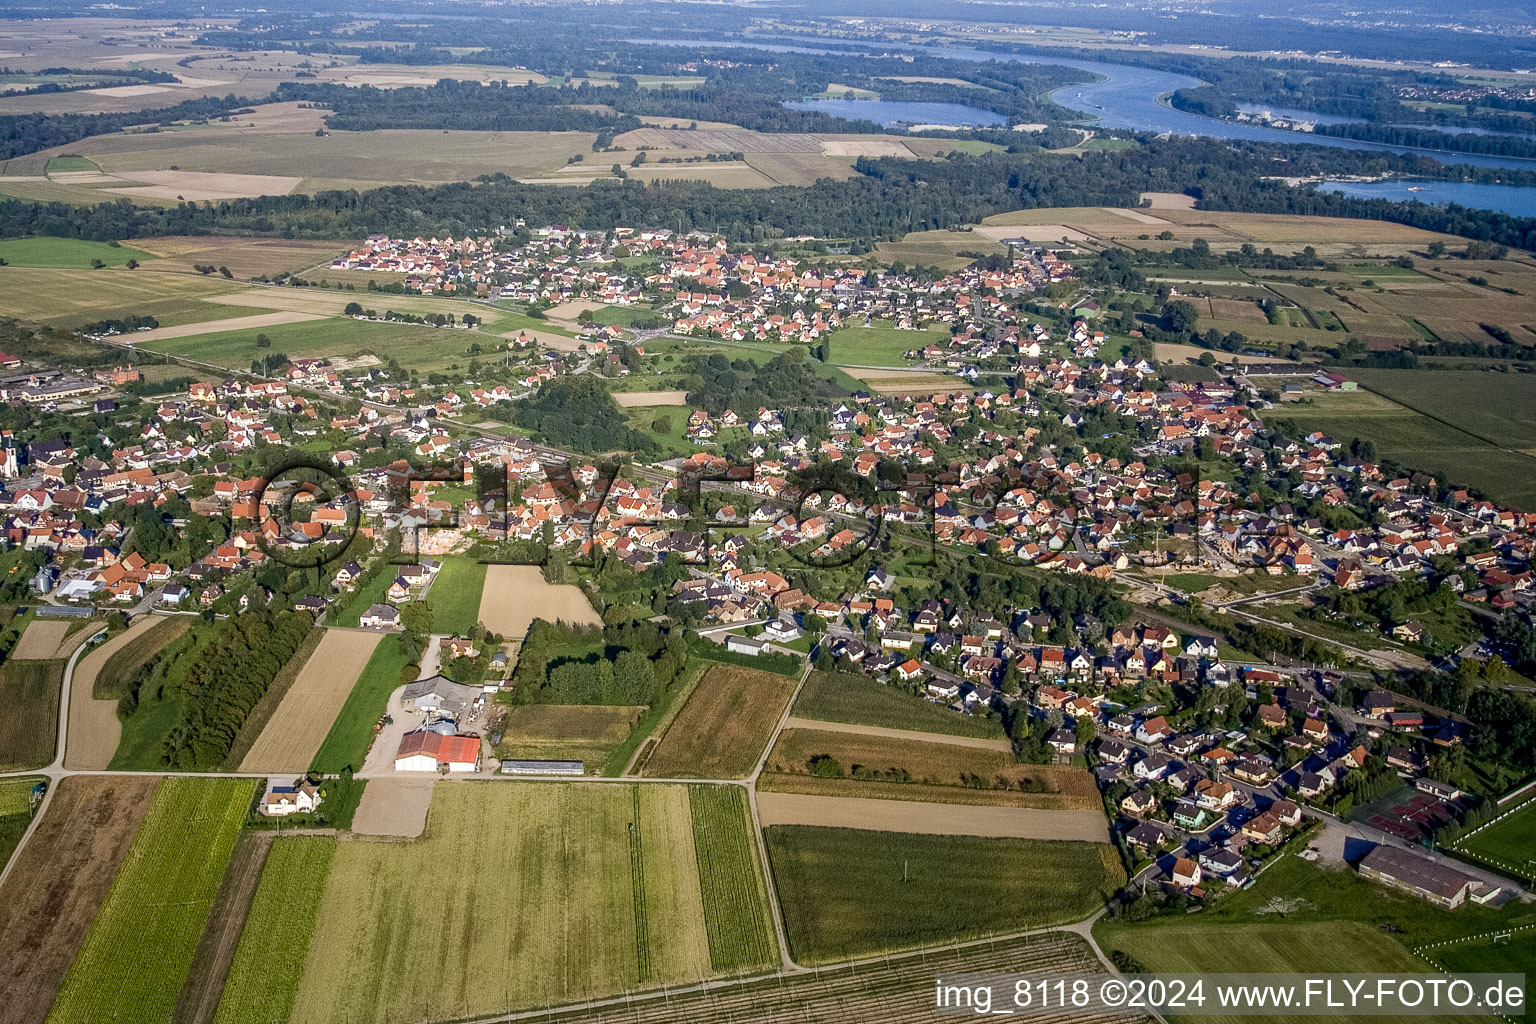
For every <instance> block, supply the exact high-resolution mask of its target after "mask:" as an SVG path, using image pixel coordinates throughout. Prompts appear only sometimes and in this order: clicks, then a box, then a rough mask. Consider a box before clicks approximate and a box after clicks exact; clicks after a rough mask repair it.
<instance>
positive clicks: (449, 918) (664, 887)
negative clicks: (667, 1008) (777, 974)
mask: <svg viewBox="0 0 1536 1024" xmlns="http://www.w3.org/2000/svg"><path fill="white" fill-rule="evenodd" d="M704 815H705V818H706V821H707V822H721V823H723V822H724V821H725V818H724V817H722V816H721V815H720V814H719V813H718V809H717V808H705V809H704ZM736 821H737V822H738V825H737V827H738V829H740V830H742V831H744V830H745V828H746V820H745V817H744V816H740V815H738V816H737V817H736ZM705 841H706V856H707V857H709V858H717V857H718V858H726V861H727V862H729V859H730V858H731V857H732V856H734V855H733V854H732V853H731V852H730V851H731V849H732V847H733V845H734V844H732V843H721V842H720V837H717V836H714V835H713V834H712V832H711V830H710V829H707V830H706V836H705ZM735 843H736V844H747V841H746V840H737V841H735ZM748 845H749V844H748ZM734 848H735V849H737V850H738V851H739V845H734ZM699 862H700V855H699V852H698V849H697V845H696V838H695V828H694V818H693V811H692V810H691V807H690V792H689V787H684V786H662V785H643V786H640V785H617V784H603V785H598V784H589V785H583V784H580V783H572V784H563V785H549V784H547V783H520V782H494V783H489V782H488V783H480V784H475V783H462V784H452V785H438V786H437V787H435V792H434V794H433V802H432V809H431V813H430V816H429V819H428V826H427V830H426V832H425V834H424V835H423V836H422V838H421V839H419V840H417V841H415V842H406V843H399V842H395V843H367V842H351V843H342V844H339V845H338V846H337V848H336V852H335V855H334V856H333V858H332V860H331V866H330V872H329V876H328V878H327V881H326V884H325V890H324V894H323V895H322V896H321V898H320V901H319V910H318V913H317V915H316V923H315V930H314V934H313V936H312V938H311V941H310V946H309V952H308V955H307V956H306V958H305V960H304V965H303V973H302V977H301V978H300V981H299V985H298V992H297V994H296V997H295V999H294V1003H293V1013H292V1017H291V1019H292V1020H293V1021H294V1022H295V1024H310V1022H317V1024H322V1022H323V1024H352V1022H359V1024H361V1022H369V1024H396V1022H405V1021H418V1020H425V1019H440V1018H446V1017H453V1018H458V1017H470V1016H479V1015H484V1014H490V1013H498V1012H506V1011H509V1010H516V1009H521V1008H532V1007H542V1006H545V1005H551V1004H553V1005H558V1004H562V1003H569V1002H578V1001H581V1000H583V999H587V998H596V997H601V996H605V995H612V994H616V993H619V992H622V991H625V990H634V989H640V988H653V987H658V986H660V985H662V984H668V985H674V984H681V983H686V982H693V981H698V980H701V979H704V978H708V977H710V976H712V975H715V974H717V973H719V971H718V970H717V969H716V968H715V967H714V966H713V959H714V956H715V955H716V953H717V951H718V955H720V956H721V957H722V959H723V960H726V961H734V962H736V963H739V964H741V965H742V967H749V966H750V967H759V968H760V967H766V966H768V963H767V961H766V960H764V959H762V958H758V954H759V952H760V951H761V950H760V949H755V948H754V945H755V944H754V942H753V940H752V939H751V938H750V936H746V935H742V934H741V933H739V932H732V933H730V934H726V935H719V936H717V938H716V940H715V941H714V942H713V943H712V942H711V938H710V935H709V923H708V922H709V920H710V916H709V915H707V914H706V910H705V907H704V900H705V895H704V890H703V887H702V884H701V879H700V869H699ZM447 863H451V864H452V865H453V866H454V868H453V870H452V871H444V870H442V866H443V865H444V864H447ZM709 898H710V899H712V900H717V901H718V900H725V901H727V902H728V903H729V905H730V906H731V907H732V908H733V909H731V910H729V911H727V914H726V915H722V914H720V913H719V911H718V909H717V910H716V911H712V912H710V913H711V914H713V915H714V917H715V919H716V920H717V921H720V920H724V917H725V916H727V915H735V914H738V913H739V912H740V910H741V903H742V901H743V900H744V899H746V898H748V897H746V896H744V895H743V894H741V893H739V892H738V891H736V890H732V889H729V888H726V889H722V888H721V887H720V886H718V885H715V884H711V885H710V889H709ZM751 898H755V897H751ZM739 926H740V923H739V922H738V923H737V927H739ZM357 949H371V950H372V954H371V955H370V956H368V957H358V956H355V955H353V953H352V951H354V950H357ZM509 955H511V956H512V957H514V958H515V961H516V964H517V969H516V970H505V971H490V972H488V971H486V970H485V969H484V965H485V964H487V963H504V962H506V959H507V957H508V956H509ZM735 969H736V968H733V970H735Z"/></svg>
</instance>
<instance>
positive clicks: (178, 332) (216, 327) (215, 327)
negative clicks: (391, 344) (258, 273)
mask: <svg viewBox="0 0 1536 1024" xmlns="http://www.w3.org/2000/svg"><path fill="white" fill-rule="evenodd" d="M324 319H325V317H323V316H321V315H320V314H319V313H291V312H284V313H262V314H260V315H258V316H236V317H231V318H229V319H227V320H205V321H203V322H202V323H200V324H177V325H176V326H175V327H155V328H153V329H151V330H148V331H135V332H134V334H133V335H132V337H131V338H130V339H129V340H130V341H134V342H139V341H165V340H166V339H168V338H190V337H192V336H193V335H197V334H218V333H219V332H220V331H254V330H256V329H258V328H261V327H277V326H280V325H281V324H297V323H302V322H304V321H305V320H324Z"/></svg>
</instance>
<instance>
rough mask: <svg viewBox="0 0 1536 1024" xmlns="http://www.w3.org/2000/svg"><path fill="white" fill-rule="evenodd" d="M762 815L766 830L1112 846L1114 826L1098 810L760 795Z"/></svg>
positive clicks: (787, 794) (798, 794)
mask: <svg viewBox="0 0 1536 1024" xmlns="http://www.w3.org/2000/svg"><path fill="white" fill-rule="evenodd" d="M757 816H758V820H759V822H760V823H761V824H762V826H763V827H764V828H767V827H769V826H772V825H821V826H826V827H829V828H854V829H867V830H870V831H875V832H908V833H912V832H915V833H918V834H921V835H935V836H985V837H988V838H994V839H1055V840H1067V841H1075V842H1084V843H1107V842H1109V827H1108V825H1106V824H1105V822H1104V815H1103V814H1101V813H1099V812H1098V811H1042V810H1037V809H1035V808H1030V807H975V806H963V807H957V806H954V805H952V804H928V803H918V802H916V801H911V800H870V799H866V798H863V797H829V796H806V795H804V794H801V793H758V794H757Z"/></svg>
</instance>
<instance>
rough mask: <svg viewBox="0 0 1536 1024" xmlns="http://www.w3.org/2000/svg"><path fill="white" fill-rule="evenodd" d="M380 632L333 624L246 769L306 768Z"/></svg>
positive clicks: (253, 749) (242, 766)
mask: <svg viewBox="0 0 1536 1024" xmlns="http://www.w3.org/2000/svg"><path fill="white" fill-rule="evenodd" d="M379 636H380V634H378V633H363V632H359V631H357V630H350V629H328V630H326V632H325V636H324V637H322V638H321V639H320V645H319V646H318V647H316V648H315V653H314V654H312V655H310V657H309V660H308V661H306V662H305V663H304V667H303V668H301V669H300V670H299V674H298V676H297V677H296V678H295V679H294V681H293V686H292V687H291V688H289V690H288V692H287V693H286V694H284V695H283V700H282V703H281V704H279V705H278V706H277V710H276V711H275V712H274V713H273V715H272V720H271V721H270V722H268V723H267V726H266V728H264V729H262V730H261V735H260V736H258V737H257V738H256V742H255V743H253V744H252V745H251V749H250V752H249V753H248V754H246V755H245V758H244V760H242V761H241V762H240V770H241V771H242V772H302V771H304V770H306V769H307V768H308V767H309V764H310V762H311V761H313V760H314V759H315V752H316V751H318V750H319V749H320V744H322V743H324V742H325V737H326V734H327V733H328V732H330V731H331V723H332V722H334V721H335V720H336V715H337V713H339V712H340V711H341V706H342V705H343V704H345V703H346V702H347V695H348V694H350V693H351V692H352V686H353V684H355V683H356V682H357V677H358V676H359V675H361V674H362V671H363V666H364V665H367V664H368V659H369V658H371V657H372V656H373V649H374V648H375V647H377V646H378V643H379Z"/></svg>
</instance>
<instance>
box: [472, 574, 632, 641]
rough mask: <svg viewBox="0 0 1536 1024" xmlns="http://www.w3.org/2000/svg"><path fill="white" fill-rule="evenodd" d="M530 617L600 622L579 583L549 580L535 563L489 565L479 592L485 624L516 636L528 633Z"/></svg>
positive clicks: (579, 622) (531, 620)
mask: <svg viewBox="0 0 1536 1024" xmlns="http://www.w3.org/2000/svg"><path fill="white" fill-rule="evenodd" d="M534 619H543V620H544V621H546V622H555V621H560V622H568V623H571V624H572V625H578V626H601V625H602V624H603V620H602V619H601V618H599V617H598V614H597V612H595V611H593V610H592V602H590V601H588V600H587V595H586V594H583V593H582V592H581V588H580V587H575V586H571V585H569V584H562V585H559V586H556V585H555V584H552V583H549V582H547V581H546V580H545V579H544V573H543V572H542V571H541V570H540V569H539V567H538V566H536V565H493V566H491V567H489V568H488V569H487V570H486V572H485V587H484V589H483V590H482V591H481V592H480V621H481V622H483V623H485V628H486V629H489V630H490V631H491V632H492V633H500V634H501V635H502V636H504V637H510V638H512V639H514V640H516V639H521V638H522V637H525V636H527V635H528V626H529V625H530V624H531V623H532V622H533V620H534Z"/></svg>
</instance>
